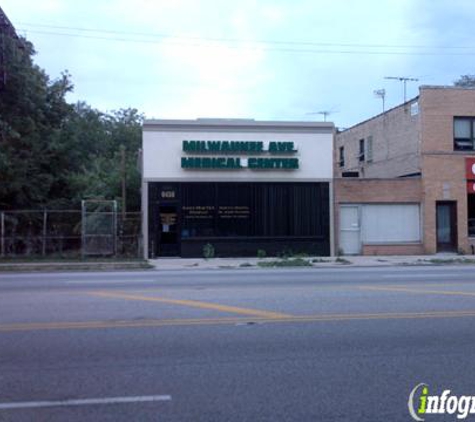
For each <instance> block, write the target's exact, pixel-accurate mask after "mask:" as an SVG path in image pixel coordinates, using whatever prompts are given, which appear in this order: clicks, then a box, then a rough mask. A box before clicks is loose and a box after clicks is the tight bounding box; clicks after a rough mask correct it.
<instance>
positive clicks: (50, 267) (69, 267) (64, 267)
mask: <svg viewBox="0 0 475 422" xmlns="http://www.w3.org/2000/svg"><path fill="white" fill-rule="evenodd" d="M152 268H155V267H154V266H153V265H151V264H149V263H148V262H146V261H135V262H119V261H115V262H104V261H101V262H96V263H92V262H69V263H68V262H62V263H61V262H58V263H56V262H35V263H32V262H24V263H17V264H13V263H11V265H10V264H3V265H0V272H13V271H15V272H38V271H40V272H54V271H116V270H128V271H129V270H149V269H152Z"/></svg>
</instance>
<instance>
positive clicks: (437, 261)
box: [417, 258, 475, 265]
mask: <svg viewBox="0 0 475 422" xmlns="http://www.w3.org/2000/svg"><path fill="white" fill-rule="evenodd" d="M417 262H422V263H428V264H434V265H444V264H466V265H473V264H475V259H470V258H448V259H443V258H431V259H418V260H417Z"/></svg>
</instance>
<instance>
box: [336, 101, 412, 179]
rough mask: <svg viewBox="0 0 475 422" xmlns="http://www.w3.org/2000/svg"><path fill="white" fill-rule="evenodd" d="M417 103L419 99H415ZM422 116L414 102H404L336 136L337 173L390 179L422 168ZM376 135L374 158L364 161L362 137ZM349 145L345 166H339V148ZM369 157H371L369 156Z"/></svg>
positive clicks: (339, 175) (337, 175)
mask: <svg viewBox="0 0 475 422" xmlns="http://www.w3.org/2000/svg"><path fill="white" fill-rule="evenodd" d="M414 102H415V101H414ZM419 128H420V120H419V115H418V114H417V115H414V116H412V115H411V103H407V104H404V105H401V106H399V107H396V108H394V109H393V110H390V111H388V112H387V113H384V114H381V115H379V116H376V117H374V118H372V119H370V120H367V121H365V122H363V123H361V124H358V125H356V126H354V127H352V128H350V129H348V130H346V131H343V132H340V133H337V134H336V135H335V148H334V174H335V177H341V173H342V171H358V172H360V177H367V178H389V177H398V176H403V175H406V174H412V173H417V172H419V171H420V161H419V157H420V144H419ZM369 136H372V138H373V160H372V162H368V161H367V159H366V161H365V162H360V161H359V160H358V154H359V140H360V139H365V143H367V140H368V137H369ZM340 146H344V148H345V166H344V167H343V168H342V167H340V166H339V162H338V158H339V147H340ZM366 158H367V157H366Z"/></svg>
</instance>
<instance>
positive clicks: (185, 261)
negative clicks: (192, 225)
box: [148, 254, 475, 270]
mask: <svg viewBox="0 0 475 422" xmlns="http://www.w3.org/2000/svg"><path fill="white" fill-rule="evenodd" d="M296 260H298V262H295V261H296ZM302 261H307V263H308V264H307V265H305V263H303V262H302ZM148 262H149V263H150V264H151V265H153V266H154V267H155V269H156V270H186V269H190V270H193V269H195V270H196V269H207V270H209V269H237V268H260V267H272V266H274V265H273V264H276V265H275V266H276V267H304V268H308V267H316V268H317V267H318V268H335V267H383V266H399V265H403V266H408V265H464V264H465V265H467V264H472V265H475V256H474V255H457V254H437V255H415V256H414V255H410V256H342V257H305V258H289V259H288V260H284V259H281V258H263V259H259V258H211V259H208V260H206V259H204V258H159V259H150V260H149V261H148ZM292 264H295V265H292Z"/></svg>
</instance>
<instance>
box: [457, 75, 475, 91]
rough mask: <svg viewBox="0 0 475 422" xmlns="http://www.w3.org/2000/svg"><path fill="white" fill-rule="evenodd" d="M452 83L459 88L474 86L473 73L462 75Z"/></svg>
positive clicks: (474, 78)
mask: <svg viewBox="0 0 475 422" xmlns="http://www.w3.org/2000/svg"><path fill="white" fill-rule="evenodd" d="M454 85H455V86H458V87H461V88H475V75H462V76H460V78H459V79H457V80H456V81H455V82H454Z"/></svg>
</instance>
